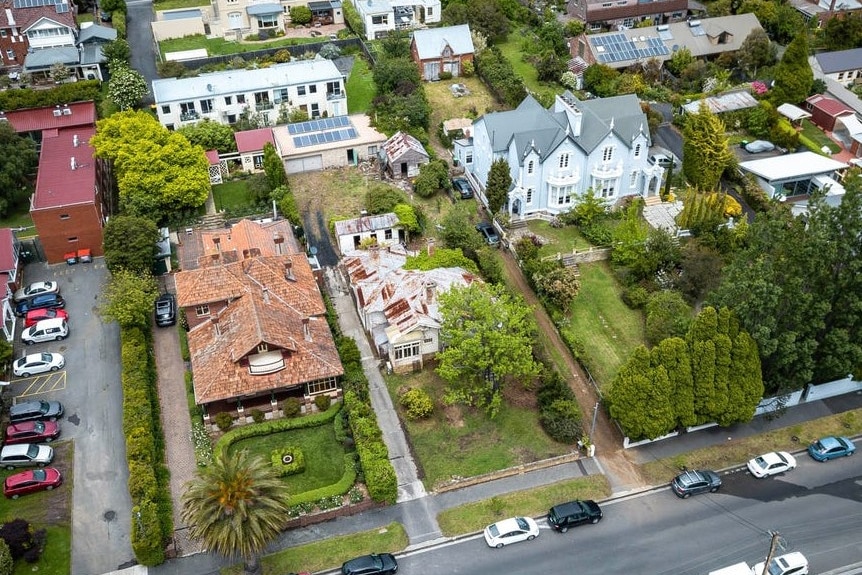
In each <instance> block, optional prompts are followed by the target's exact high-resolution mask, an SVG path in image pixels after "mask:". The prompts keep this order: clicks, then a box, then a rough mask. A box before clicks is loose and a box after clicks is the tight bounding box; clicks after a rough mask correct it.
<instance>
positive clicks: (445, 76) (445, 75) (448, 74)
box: [440, 72, 452, 80]
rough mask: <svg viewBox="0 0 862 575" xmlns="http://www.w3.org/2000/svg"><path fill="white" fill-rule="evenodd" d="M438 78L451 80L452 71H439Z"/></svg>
mask: <svg viewBox="0 0 862 575" xmlns="http://www.w3.org/2000/svg"><path fill="white" fill-rule="evenodd" d="M440 79H441V80H451V79H452V72H440Z"/></svg>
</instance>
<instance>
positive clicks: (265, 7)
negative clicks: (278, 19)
mask: <svg viewBox="0 0 862 575" xmlns="http://www.w3.org/2000/svg"><path fill="white" fill-rule="evenodd" d="M245 11H246V12H248V13H249V14H250V15H251V16H262V15H264V14H278V13H280V12H281V11H282V9H281V4H279V3H278V2H272V3H263V4H252V5H250V6H247V7H246V9H245Z"/></svg>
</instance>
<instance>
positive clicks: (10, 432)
mask: <svg viewBox="0 0 862 575" xmlns="http://www.w3.org/2000/svg"><path fill="white" fill-rule="evenodd" d="M58 437H60V424H59V423H57V422H56V421H22V422H20V423H15V424H13V425H10V426H9V427H7V428H6V445H14V444H16V443H50V442H52V441H54V440H55V439H57V438H58Z"/></svg>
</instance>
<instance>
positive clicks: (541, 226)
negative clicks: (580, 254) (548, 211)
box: [527, 220, 590, 257]
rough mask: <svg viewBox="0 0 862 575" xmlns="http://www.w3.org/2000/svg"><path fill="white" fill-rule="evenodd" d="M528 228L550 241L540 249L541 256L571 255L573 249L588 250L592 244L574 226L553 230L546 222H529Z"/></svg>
mask: <svg viewBox="0 0 862 575" xmlns="http://www.w3.org/2000/svg"><path fill="white" fill-rule="evenodd" d="M527 227H528V228H529V230H530V231H531V232H533V233H534V234H536V235H537V236H540V237H543V238H545V239H547V240H550V242H549V243H548V244H545V245H543V246H542V247H541V249H539V256H540V257H545V256H552V255H555V254H557V253H563V254H567V253H571V251H572V250H573V249H576V250H588V249H590V242H588V241H587V240H585V239H584V237H583V236H582V235H581V234H580V232H578V230H577V229H576V228H575V227H574V226H566V227H564V228H552V227H551V225H550V224H549V223H548V222H546V221H544V220H530V221H529V222H527Z"/></svg>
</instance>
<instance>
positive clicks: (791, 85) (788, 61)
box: [770, 31, 814, 107]
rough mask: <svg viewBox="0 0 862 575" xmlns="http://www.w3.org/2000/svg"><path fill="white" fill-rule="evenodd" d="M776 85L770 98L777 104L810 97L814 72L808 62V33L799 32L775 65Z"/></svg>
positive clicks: (798, 101)
mask: <svg viewBox="0 0 862 575" xmlns="http://www.w3.org/2000/svg"><path fill="white" fill-rule="evenodd" d="M774 80H775V86H774V87H773V88H772V92H771V93H770V100H771V101H772V103H773V104H775V106H776V107H777V106H780V105H781V104H794V105H795V104H799V103H800V102H802V101H803V100H804V99H805V98H807V97H808V95H809V92H810V90H811V85H812V84H813V83H814V72H813V71H812V70H811V64H809V63H808V34H807V32H805V31H803V32H802V33H800V34H797V35H796V37H795V38H793V41H792V42H790V44H789V45H788V46H787V50H785V51H784V55H783V56H782V57H781V61H780V62H778V65H777V66H776V67H775V78H774Z"/></svg>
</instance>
